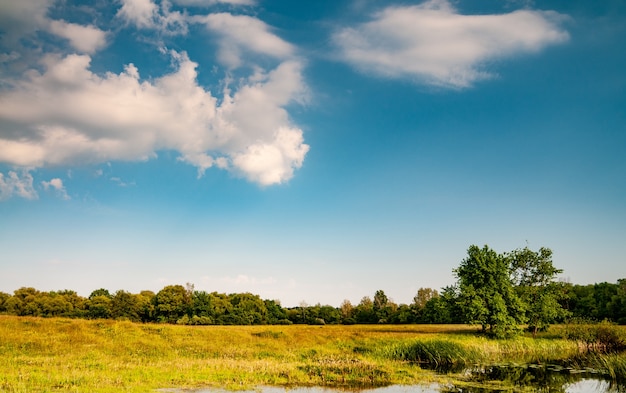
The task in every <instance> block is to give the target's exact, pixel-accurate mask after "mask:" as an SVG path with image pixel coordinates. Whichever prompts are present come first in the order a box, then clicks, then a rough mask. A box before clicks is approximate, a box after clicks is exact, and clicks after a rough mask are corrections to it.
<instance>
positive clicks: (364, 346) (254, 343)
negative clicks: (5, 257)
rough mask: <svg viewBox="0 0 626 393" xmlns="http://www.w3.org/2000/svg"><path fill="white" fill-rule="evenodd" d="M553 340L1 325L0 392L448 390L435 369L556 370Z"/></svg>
mask: <svg viewBox="0 0 626 393" xmlns="http://www.w3.org/2000/svg"><path fill="white" fill-rule="evenodd" d="M578 352H579V348H578V346H577V345H576V344H575V343H574V342H572V341H567V340H564V339H561V338H558V337H555V336H545V337H542V338H538V339H532V338H530V337H519V338H516V339H512V340H506V341H499V340H490V339H486V338H484V337H481V336H478V335H477V334H476V328H475V327H469V326H459V325H365V326H364V325H358V326H341V325H337V326H334V325H333V326H331V325H327V326H303V325H292V326H175V325H157V324H136V323H131V322H123V321H110V320H96V321H92V320H74V319H43V318H32V317H14V316H0V370H1V371H0V391H6V392H33V391H38V392H50V391H77V392H120V391H129V392H145V391H154V390H155V389H158V388H194V387H219V388H226V389H244V388H247V389H249V388H254V387H255V386H261V385H279V386H295V385H298V386H313V385H315V386H332V387H374V386H384V385H389V384H419V383H429V382H447V381H450V380H453V379H455V378H459V376H457V375H454V374H450V375H447V376H446V375H438V374H435V373H434V372H431V371H428V370H425V369H422V368H420V367H419V365H418V363H416V362H419V361H429V362H431V363H439V364H444V365H445V364H454V363H455V362H462V363H463V364H473V363H476V364H478V363H483V364H484V363H497V362H518V363H520V362H554V361H559V360H564V359H568V358H570V357H573V356H575V355H576V354H577V353H578Z"/></svg>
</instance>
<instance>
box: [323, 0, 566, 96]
mask: <svg viewBox="0 0 626 393" xmlns="http://www.w3.org/2000/svg"><path fill="white" fill-rule="evenodd" d="M563 19H564V16H562V15H560V14H557V13H555V12H550V11H532V10H520V11H515V12H511V13H508V14H501V15H461V14H459V13H457V11H456V10H455V9H454V8H453V7H452V6H451V5H450V3H449V2H448V1H447V0H431V1H427V2H425V3H423V4H421V5H416V6H397V7H396V6H394V7H388V8H386V9H384V10H382V11H381V12H379V13H377V14H375V15H374V18H373V20H371V21H369V22H366V23H363V24H360V25H357V26H355V27H351V28H344V29H341V30H340V31H338V32H337V33H336V34H335V35H334V37H333V38H334V41H335V43H336V45H337V46H338V47H339V50H340V56H341V57H342V58H343V60H345V61H346V62H348V63H349V64H351V65H353V66H354V67H356V68H358V69H360V70H361V71H363V72H371V73H374V74H377V75H380V76H385V77H393V78H410V79H414V80H417V81H419V82H421V83H426V84H432V85H438V86H444V87H452V88H463V87H468V86H471V85H472V83H474V82H475V81H477V80H481V79H485V78H489V77H491V76H492V74H491V73H490V71H489V70H488V69H487V68H486V67H485V64H486V63H487V62H490V61H493V60H496V59H501V58H505V57H510V56H515V55H517V54H522V53H530V52H536V51H539V50H541V49H542V48H544V47H546V46H547V45H551V44H557V43H561V42H564V41H566V40H567V39H568V38H569V36H568V34H567V32H566V31H564V30H563V29H561V28H560V23H561V22H562V20H563Z"/></svg>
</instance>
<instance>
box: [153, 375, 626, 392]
mask: <svg viewBox="0 0 626 393" xmlns="http://www.w3.org/2000/svg"><path fill="white" fill-rule="evenodd" d="M525 386H526V387H528V386H530V385H525ZM508 391H510V389H499V388H494V387H491V388H489V387H475V386H464V387H457V386H441V385H438V384H430V385H392V386H387V387H383V388H376V389H355V390H344V389H329V388H322V387H307V388H305V387H301V388H298V387H295V388H279V387H262V388H260V389H256V390H249V391H244V392H240V393H356V392H359V393H494V392H508ZM533 391H535V392H544V393H558V392H563V393H614V392H626V390H625V389H624V388H623V387H622V388H620V387H619V386H616V385H613V384H611V383H610V382H608V381H604V380H600V379H593V378H582V377H581V378H579V379H578V380H576V381H571V382H563V383H562V384H560V385H559V384H558V383H556V382H554V383H548V384H544V385H543V386H540V385H537V386H534V387H533ZM160 392H162V393H183V392H186V393H190V392H193V393H232V392H227V391H225V390H216V389H200V390H192V391H189V390H180V389H162V390H160Z"/></svg>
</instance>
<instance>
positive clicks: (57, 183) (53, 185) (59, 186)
mask: <svg viewBox="0 0 626 393" xmlns="http://www.w3.org/2000/svg"><path fill="white" fill-rule="evenodd" d="M41 185H42V186H43V189H44V190H46V191H48V190H54V191H56V194H57V195H58V196H59V197H60V198H61V199H65V200H69V199H70V196H69V195H67V190H66V189H65V186H64V185H63V180H61V179H59V178H54V179H51V180H50V181H42V182H41Z"/></svg>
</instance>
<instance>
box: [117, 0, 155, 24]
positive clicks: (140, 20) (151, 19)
mask: <svg viewBox="0 0 626 393" xmlns="http://www.w3.org/2000/svg"><path fill="white" fill-rule="evenodd" d="M117 15H118V16H119V17H121V18H122V19H124V20H125V21H127V22H129V23H133V24H134V25H136V26H137V27H140V28H141V27H142V28H152V27H154V25H155V20H156V19H157V17H158V15H159V7H158V6H157V5H156V4H155V3H154V2H153V1H152V0H122V8H120V9H119V11H118V12H117Z"/></svg>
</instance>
